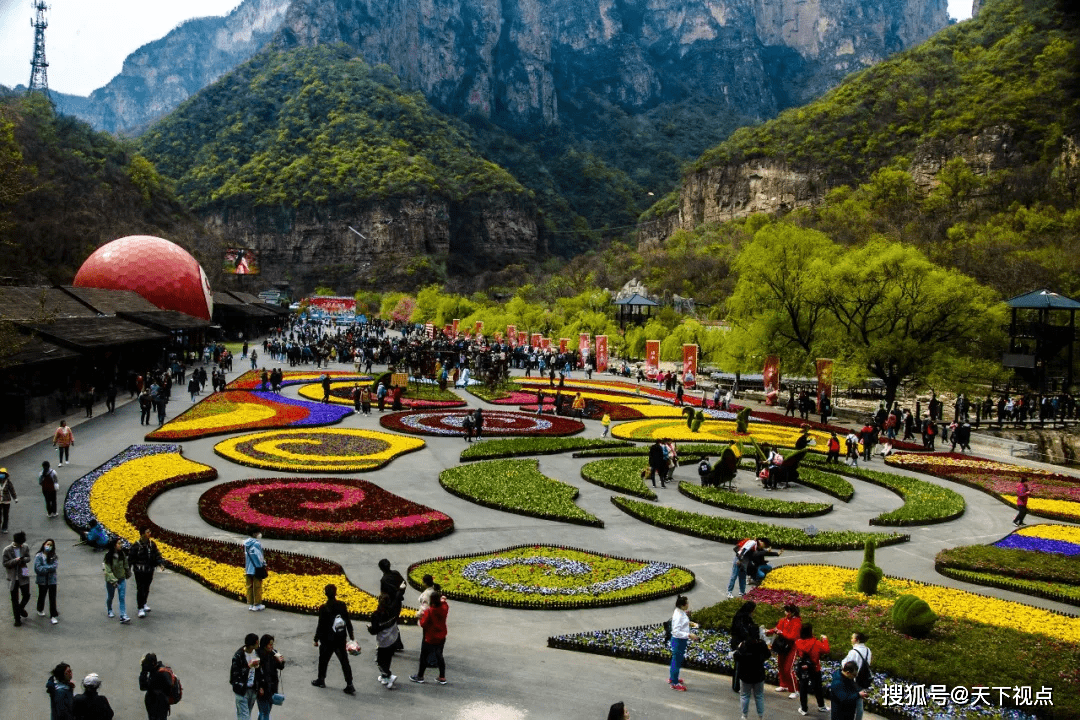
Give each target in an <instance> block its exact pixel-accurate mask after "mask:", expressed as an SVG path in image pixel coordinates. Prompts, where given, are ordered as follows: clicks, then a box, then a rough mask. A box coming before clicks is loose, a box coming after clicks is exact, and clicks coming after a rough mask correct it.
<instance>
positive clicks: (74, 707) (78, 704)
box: [71, 673, 113, 720]
mask: <svg viewBox="0 0 1080 720" xmlns="http://www.w3.org/2000/svg"><path fill="white" fill-rule="evenodd" d="M82 686H83V691H82V693H80V694H79V695H76V696H75V697H74V698H73V699H72V701H71V716H72V717H73V718H76V720H112V716H113V709H112V707H111V706H110V705H109V699H108V698H106V697H105V696H104V695H101V694H100V690H101V678H100V677H98V674H97V673H90V674H89V675H87V676H86V677H84V678H83V681H82Z"/></svg>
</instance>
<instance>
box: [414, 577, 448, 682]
mask: <svg viewBox="0 0 1080 720" xmlns="http://www.w3.org/2000/svg"><path fill="white" fill-rule="evenodd" d="M428 599H429V603H428V605H427V607H425V608H423V609H422V610H421V611H420V627H421V628H423V630H424V637H423V639H422V640H421V642H420V669H419V670H417V671H416V674H415V675H410V676H409V679H410V680H412V681H413V682H414V683H423V682H424V670H425V669H426V668H427V666H428V665H429V664H430V661H432V660H433V661H434V662H435V664H436V665H437V666H438V668H439V676H438V677H437V678H436V680H437V681H438V683H439V684H440V685H445V684H446V661H445V659H443V646H444V645H446V615H447V613H449V612H450V607H449V605H447V602H446V598H445V597H443V594H442V593H441V592H435V591H433V592H432V593H431V595H429V596H428Z"/></svg>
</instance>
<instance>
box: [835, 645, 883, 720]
mask: <svg viewBox="0 0 1080 720" xmlns="http://www.w3.org/2000/svg"><path fill="white" fill-rule="evenodd" d="M873 659H874V654H873V653H872V652H870V648H868V647H866V635H865V634H864V633H861V632H856V633H852V635H851V650H850V651H848V654H847V655H845V656H844V661H843V663H841V665H843V666H845V667H846V666H847V664H848V663H849V662H853V663H855V674H854V676H853V679H854V680H855V685H856V687H857V688H858V690H859V697H858V698H857V700H856V701H855V720H862V716H863V700H864V699H866V690H867V689H869V688H870V686H871V685H873V675H872V674H871V671H870V665H871V662H872V661H873ZM833 680H834V682H835V676H834V677H833ZM833 707H835V704H834V705H833Z"/></svg>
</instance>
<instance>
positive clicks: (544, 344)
mask: <svg viewBox="0 0 1080 720" xmlns="http://www.w3.org/2000/svg"><path fill="white" fill-rule="evenodd" d="M550 347H551V338H546V337H542V338H540V349H541V350H547V349H548V348H550Z"/></svg>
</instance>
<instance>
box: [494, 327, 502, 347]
mask: <svg viewBox="0 0 1080 720" xmlns="http://www.w3.org/2000/svg"><path fill="white" fill-rule="evenodd" d="M495 342H497V343H499V344H500V345H501V344H502V330H496V331H495Z"/></svg>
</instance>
